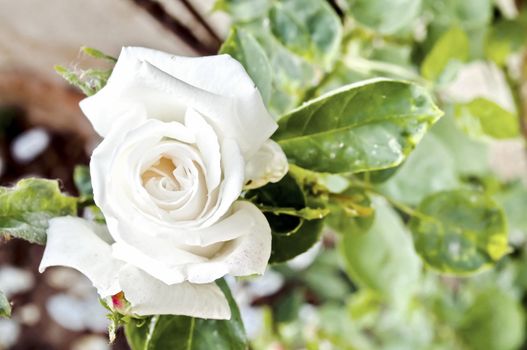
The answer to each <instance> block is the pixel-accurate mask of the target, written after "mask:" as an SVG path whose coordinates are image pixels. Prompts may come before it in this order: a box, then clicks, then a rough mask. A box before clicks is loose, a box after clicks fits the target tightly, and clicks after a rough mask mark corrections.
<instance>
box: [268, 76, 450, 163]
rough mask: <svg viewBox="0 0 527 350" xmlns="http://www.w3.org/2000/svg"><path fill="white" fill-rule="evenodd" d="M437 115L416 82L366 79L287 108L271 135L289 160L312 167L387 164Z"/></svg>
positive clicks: (412, 143)
mask: <svg viewBox="0 0 527 350" xmlns="http://www.w3.org/2000/svg"><path fill="white" fill-rule="evenodd" d="M441 114H442V112H441V111H440V110H439V109H438V108H437V106H436V105H435V104H434V103H433V101H432V97H431V96H430V94H429V93H428V92H427V91H426V90H425V89H424V88H422V87H420V86H417V85H415V84H411V83H407V82H402V81H395V80H369V81H365V82H361V83H357V84H352V85H347V86H344V87H342V88H340V89H337V90H334V91H333V92H330V93H328V94H326V95H323V96H320V97H318V98H316V99H314V100H311V101H309V102H307V103H306V104H304V105H302V106H301V107H299V108H297V109H295V110H293V111H292V112H290V113H288V114H287V115H285V116H284V117H283V118H282V119H281V120H280V121H279V129H278V130H277V132H276V133H275V134H274V136H273V138H274V139H275V140H276V141H278V143H279V144H280V146H281V147H282V149H283V150H284V152H285V153H286V155H287V157H288V158H289V160H290V161H291V162H292V163H294V164H296V165H298V166H300V167H302V168H306V169H309V170H312V171H319V172H329V173H347V172H350V173H356V172H362V171H371V170H377V169H386V168H390V167H394V166H397V165H399V164H400V163H401V162H402V161H403V160H404V159H405V158H406V156H407V155H408V154H409V153H410V152H411V151H412V149H413V148H414V147H415V145H416V144H417V143H418V142H419V141H420V140H421V138H422V137H423V135H424V134H425V132H426V131H427V129H428V128H429V126H430V125H431V124H433V123H434V122H436V121H437V120H438V119H439V117H440V116H441Z"/></svg>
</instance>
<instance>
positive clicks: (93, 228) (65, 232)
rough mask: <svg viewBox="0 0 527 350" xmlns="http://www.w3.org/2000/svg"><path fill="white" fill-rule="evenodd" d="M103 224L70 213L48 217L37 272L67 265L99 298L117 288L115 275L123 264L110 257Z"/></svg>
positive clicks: (111, 293) (107, 238)
mask: <svg viewBox="0 0 527 350" xmlns="http://www.w3.org/2000/svg"><path fill="white" fill-rule="evenodd" d="M105 230H106V228H105V227H104V226H103V225H98V224H95V223H92V222H89V221H87V220H84V219H81V218H75V217H71V216H65V217H59V218H54V219H51V220H50V222H49V228H48V230H47V235H48V240H47V244H46V249H45V250H44V256H43V257H42V261H41V262H40V267H39V271H40V272H44V270H45V269H46V268H47V267H49V266H67V267H72V268H74V269H76V270H78V271H80V272H82V273H83V274H84V275H86V277H88V278H89V279H90V280H91V281H92V283H93V285H94V286H95V287H96V288H97V290H98V292H99V294H100V295H101V297H107V296H109V295H113V294H116V293H117V292H119V291H120V288H119V281H118V275H119V270H120V269H121V267H122V266H124V263H123V262H121V261H118V260H116V259H114V258H112V249H111V247H110V244H109V242H108V241H109V235H108V233H107V232H105Z"/></svg>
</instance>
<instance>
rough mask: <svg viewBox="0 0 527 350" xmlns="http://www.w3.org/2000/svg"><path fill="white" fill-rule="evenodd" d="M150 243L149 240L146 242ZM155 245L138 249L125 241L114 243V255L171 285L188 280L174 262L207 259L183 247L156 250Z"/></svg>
mask: <svg viewBox="0 0 527 350" xmlns="http://www.w3.org/2000/svg"><path fill="white" fill-rule="evenodd" d="M145 244H148V242H145ZM154 247H155V245H152V244H149V245H148V246H143V247H142V248H143V249H138V248H136V247H133V246H131V245H129V244H126V243H124V242H118V243H115V244H113V245H112V254H113V257H114V258H116V259H119V260H122V261H125V262H127V263H129V264H130V265H133V266H135V267H138V268H140V269H141V270H143V271H145V272H147V273H148V274H149V275H151V276H153V277H155V278H156V279H158V280H160V281H163V282H164V283H166V284H168V285H171V284H175V283H181V282H183V281H185V280H186V277H185V275H184V274H183V273H182V272H181V271H180V269H178V268H174V267H173V264H175V263H179V264H182V265H183V264H185V263H190V262H193V263H198V262H205V261H207V259H206V258H204V257H202V256H199V255H195V254H192V253H190V252H187V251H185V250H183V249H178V248H176V247H172V248H171V249H170V250H167V249H163V250H157V251H155V249H152V248H154Z"/></svg>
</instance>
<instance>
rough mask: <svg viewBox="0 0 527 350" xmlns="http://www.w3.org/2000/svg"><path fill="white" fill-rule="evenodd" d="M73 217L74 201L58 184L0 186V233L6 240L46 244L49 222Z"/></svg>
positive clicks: (25, 182)
mask: <svg viewBox="0 0 527 350" xmlns="http://www.w3.org/2000/svg"><path fill="white" fill-rule="evenodd" d="M76 214H77V199H76V198H74V197H68V196H64V195H63V194H62V193H61V192H60V189H59V185H58V182H57V181H53V180H44V179H24V180H20V181H19V182H18V183H17V185H16V186H15V187H13V188H6V187H0V233H1V234H2V235H4V236H5V237H16V238H22V239H24V240H26V241H29V242H32V243H38V244H45V243H46V229H47V228H48V220H49V219H51V218H53V217H56V216H66V215H76Z"/></svg>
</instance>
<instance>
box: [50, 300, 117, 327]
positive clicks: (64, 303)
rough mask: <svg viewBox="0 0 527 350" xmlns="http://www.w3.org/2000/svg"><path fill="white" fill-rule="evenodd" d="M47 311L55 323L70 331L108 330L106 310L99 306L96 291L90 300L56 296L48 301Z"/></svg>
mask: <svg viewBox="0 0 527 350" xmlns="http://www.w3.org/2000/svg"><path fill="white" fill-rule="evenodd" d="M46 310H47V312H48V314H49V315H50V317H51V318H52V319H53V320H54V321H55V322H57V323H58V324H59V325H61V326H62V327H63V328H65V329H68V330H72V331H84V330H91V331H94V332H105V331H106V330H107V328H108V320H107V318H106V310H105V309H104V308H103V307H102V306H101V305H100V304H99V301H98V299H97V296H96V295H95V291H94V295H93V297H92V298H89V299H80V298H76V297H73V296H71V295H68V294H64V293H60V294H56V295H54V296H52V297H50V298H49V299H48V301H47V303H46Z"/></svg>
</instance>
